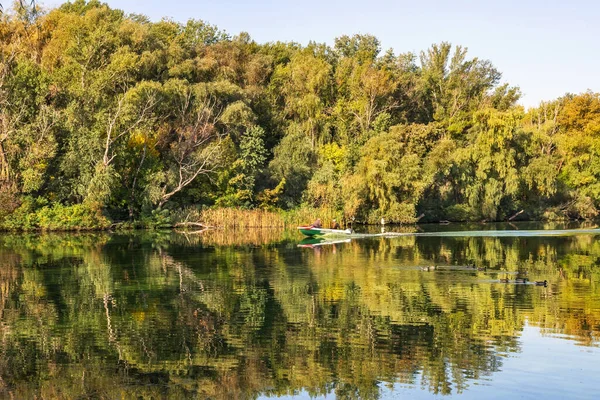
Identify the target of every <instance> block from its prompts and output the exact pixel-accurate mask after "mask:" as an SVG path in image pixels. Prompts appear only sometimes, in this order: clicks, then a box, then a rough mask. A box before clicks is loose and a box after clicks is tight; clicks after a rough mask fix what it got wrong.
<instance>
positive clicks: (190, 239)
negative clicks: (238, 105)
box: [0, 227, 600, 399]
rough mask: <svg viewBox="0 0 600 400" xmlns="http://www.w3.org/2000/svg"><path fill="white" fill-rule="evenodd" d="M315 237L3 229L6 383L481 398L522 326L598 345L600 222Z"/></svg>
mask: <svg viewBox="0 0 600 400" xmlns="http://www.w3.org/2000/svg"><path fill="white" fill-rule="evenodd" d="M427 229H432V228H431V227H429V228H427ZM552 229H556V227H553V228H552ZM301 240H302V238H301V237H300V236H299V235H298V234H297V233H296V232H281V231H269V230H253V231H245V232H225V231H213V232H205V233H203V234H177V233H173V232H141V233H134V234H112V235H111V234H105V233H98V234H80V235H66V234H45V235H1V236H0V335H1V337H2V342H1V343H0V352H1V354H0V394H1V395H2V396H4V397H11V396H12V397H14V398H34V397H41V398H55V397H63V398H76V397H97V398H117V397H121V396H122V395H123V393H126V394H127V395H126V396H127V397H131V398H138V397H140V396H141V397H154V398H157V397H158V398H161V397H172V398H190V397H192V398H196V397H199V398H206V397H209V398H247V397H256V396H260V395H265V396H283V395H293V394H298V393H304V394H306V395H307V396H322V395H326V394H333V395H335V396H336V397H339V398H367V399H368V398H379V397H386V396H387V395H389V394H390V393H391V392H390V390H391V389H390V388H392V387H397V385H400V387H402V388H404V390H408V391H409V393H412V394H417V393H419V394H420V396H421V397H423V395H424V394H430V395H436V394H448V395H449V394H463V395H468V394H469V393H471V392H472V393H475V392H476V391H477V390H482V389H481V388H482V387H483V388H485V387H486V386H485V385H490V384H491V383H493V382H494V381H495V379H496V380H500V379H501V377H502V376H503V375H502V374H503V373H509V372H510V371H511V370H512V369H511V368H512V367H510V368H509V367H506V365H507V363H508V361H509V360H510V359H511V358H512V357H513V356H516V355H519V354H525V353H524V352H523V349H524V348H526V347H527V346H528V343H529V342H528V341H527V340H526V339H527V337H524V336H523V332H524V330H525V329H537V330H538V331H539V335H540V337H549V338H555V340H559V341H560V342H561V343H563V342H568V343H573V344H575V345H577V346H586V347H587V348H589V349H595V348H596V346H597V345H598V333H599V332H600V289H599V286H598V282H599V281H600V279H599V278H600V269H599V268H598V264H600V244H599V243H598V241H597V237H596V236H594V235H589V234H588V235H573V236H556V237H539V236H518V237H490V236H487V237H478V236H461V235H453V236H447V237H446V236H431V237H429V236H403V237H396V238H384V237H376V238H364V239H360V240H336V241H334V242H332V241H330V240H317V241H314V240H312V241H304V242H301ZM299 244H300V245H301V246H300V247H299V246H298V245H299ZM523 277H525V278H526V279H527V280H528V281H529V282H534V281H536V280H538V281H543V280H547V281H548V286H545V287H538V286H535V285H530V284H517V282H516V279H523ZM502 279H508V280H509V281H511V283H509V284H507V283H502V282H501V280H502ZM563 357H565V359H568V358H569V357H571V359H570V361H571V362H574V363H577V362H578V357H583V356H582V355H581V352H579V353H578V352H576V351H573V352H570V353H568V354H566V355H563ZM582 361H583V360H582ZM595 372H596V373H597V372H598V370H596V371H595ZM548 378H550V377H547V376H541V377H539V379H538V380H540V379H548ZM490 382H491V383H490ZM482 384H484V385H483V386H482ZM396 390H397V389H396ZM504 390H506V389H504ZM573 390H576V388H575V387H573ZM579 390H581V389H579ZM483 393H484V394H485V392H483ZM515 393H516V391H515ZM508 394H510V393H508ZM513 394H514V393H513ZM550 397H552V396H550Z"/></svg>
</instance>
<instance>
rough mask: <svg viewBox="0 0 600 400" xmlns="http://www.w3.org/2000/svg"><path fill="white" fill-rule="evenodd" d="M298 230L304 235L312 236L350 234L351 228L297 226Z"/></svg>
mask: <svg viewBox="0 0 600 400" xmlns="http://www.w3.org/2000/svg"><path fill="white" fill-rule="evenodd" d="M298 230H299V231H300V233H302V234H303V235H304V236H308V237H313V236H325V235H329V236H333V235H338V236H347V235H351V234H352V230H351V229H325V228H315V227H312V226H299V227H298Z"/></svg>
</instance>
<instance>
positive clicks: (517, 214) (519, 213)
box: [508, 210, 525, 221]
mask: <svg viewBox="0 0 600 400" xmlns="http://www.w3.org/2000/svg"><path fill="white" fill-rule="evenodd" d="M524 212H525V210H521V211H519V212H518V213H516V214H515V215H513V216H512V217H510V218H509V219H508V220H509V221H512V220H513V219H515V218H517V217H518V216H519V215H521V214H523V213H524Z"/></svg>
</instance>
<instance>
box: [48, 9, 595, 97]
mask: <svg viewBox="0 0 600 400" xmlns="http://www.w3.org/2000/svg"><path fill="white" fill-rule="evenodd" d="M62 2H63V1H59V0H46V1H45V2H44V3H45V4H46V5H47V6H54V5H57V4H60V3H62ZM105 2H106V3H108V4H110V5H111V6H112V7H115V8H120V9H123V10H125V11H126V12H135V13H141V14H145V15H147V16H148V17H150V18H151V19H152V20H160V19H161V18H162V17H170V18H172V19H174V20H176V21H182V22H184V21H186V20H188V19H190V18H195V19H202V20H204V21H207V22H210V23H211V24H214V25H217V26H218V27H219V28H221V29H223V30H226V31H227V32H228V33H230V34H237V33H239V32H241V31H246V32H248V33H250V35H251V37H252V38H253V39H254V40H256V41H257V42H260V43H262V42H268V41H276V40H281V41H296V42H299V43H302V44H306V43H307V42H308V41H309V40H314V41H317V42H325V43H328V44H332V43H333V39H334V38H335V37H337V36H340V35H343V34H348V35H351V34H354V33H370V34H373V35H375V36H377V37H378V38H379V40H380V41H381V43H382V47H383V49H384V50H385V49H387V48H390V47H391V48H393V49H394V51H395V52H396V53H401V52H406V51H413V52H417V53H418V52H419V51H421V50H424V49H426V48H427V47H429V46H430V45H431V44H432V43H437V42H441V41H449V42H451V43H453V44H460V45H462V46H466V47H468V48H469V54H470V55H471V56H472V57H475V56H476V57H479V58H485V59H489V60H491V61H492V62H493V64H494V65H495V66H496V67H497V68H498V69H499V70H500V71H502V73H503V80H504V81H505V82H509V83H510V84H512V85H517V86H519V87H521V90H522V91H523V94H524V97H523V99H522V100H521V103H522V104H523V105H525V106H527V107H529V106H535V105H537V104H538V103H539V102H540V101H541V100H552V99H554V98H556V97H559V96H561V95H563V94H565V93H566V92H571V93H579V92H583V91H585V90H587V89H591V90H593V91H596V92H600V1H593V0H571V1H569V0H561V1H559V0H521V1H517V0H497V1H486V0H479V1H476V0H471V1H467V0H447V1H443V0H411V1H405V0H395V1H393V0H370V1H367V0H345V1H341V0H334V1H327V0H321V1H318V0H299V1H286V0H279V1H274V0H255V1H244V0H219V1H217V0H214V1H190V0H172V1H164V0H163V1H159V0H143V1H142V0H137V1H136V0H105Z"/></svg>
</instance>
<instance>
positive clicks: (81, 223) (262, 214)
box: [0, 200, 569, 232]
mask: <svg viewBox="0 0 600 400" xmlns="http://www.w3.org/2000/svg"><path fill="white" fill-rule="evenodd" d="M317 218H320V219H321V221H322V223H323V226H331V224H332V221H333V219H336V220H337V221H338V222H340V224H341V225H342V226H349V225H351V224H354V225H379V223H380V220H379V219H376V218H371V219H370V220H367V221H351V220H348V219H347V218H344V215H343V213H342V212H341V211H337V210H334V209H329V208H313V207H299V208H295V209H293V210H281V209H273V210H265V209H244V208H199V207H187V208H184V209H181V210H169V209H165V210H155V211H152V212H151V213H150V214H148V215H144V216H141V217H139V218H138V219H135V220H132V221H118V220H113V219H111V218H109V217H108V216H107V215H105V214H104V213H103V210H102V208H101V207H100V206H99V205H98V204H95V203H82V204H76V205H72V206H64V205H61V204H52V205H47V204H39V203H37V202H36V201H33V200H25V201H23V203H22V204H21V206H20V207H18V208H17V209H16V210H15V211H14V212H13V213H11V214H9V215H6V216H4V217H2V216H0V231H24V232H29V231H105V230H134V229H187V230H199V229H206V228H209V229H210V228H228V229H247V228H280V229H286V228H295V227H296V226H299V225H304V224H307V223H311V222H312V221H314V220H315V219H317ZM382 218H383V219H384V222H386V224H387V223H391V224H392V225H393V224H394V222H395V221H389V220H388V219H387V218H386V217H385V216H382ZM523 221H525V220H522V221H521V222H523ZM557 221H559V222H563V223H566V222H568V221H569V220H567V219H563V220H557ZM417 222H418V219H417V218H415V219H414V223H415V224H416V223H417ZM431 222H433V223H435V224H438V223H441V224H447V223H454V222H463V223H464V222H465V221H431ZM482 222H483V223H493V222H494V221H470V223H472V224H480V223H482ZM497 222H505V221H497ZM402 225H412V224H407V223H404V224H402Z"/></svg>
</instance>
